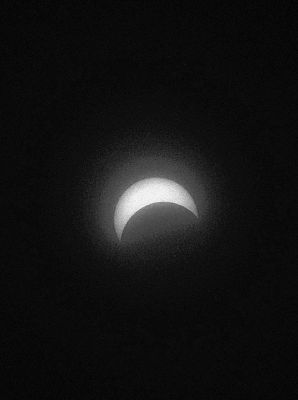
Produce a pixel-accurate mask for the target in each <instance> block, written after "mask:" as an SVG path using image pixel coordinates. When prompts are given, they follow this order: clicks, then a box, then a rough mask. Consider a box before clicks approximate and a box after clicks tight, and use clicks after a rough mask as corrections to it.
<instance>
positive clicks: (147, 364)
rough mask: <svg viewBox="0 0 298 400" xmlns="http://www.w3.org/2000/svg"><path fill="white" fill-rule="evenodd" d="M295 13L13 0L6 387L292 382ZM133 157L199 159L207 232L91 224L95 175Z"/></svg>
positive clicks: (8, 13) (287, 9)
mask: <svg viewBox="0 0 298 400" xmlns="http://www.w3.org/2000/svg"><path fill="white" fill-rule="evenodd" d="M292 14H293V12H292V9H291V5H290V4H289V5H279V6H278V7H277V6H273V5H270V6H268V8H261V7H260V6H259V5H257V4H255V5H254V4H252V3H249V5H248V6H245V5H242V6H241V8H237V9H232V8H230V7H228V6H227V5H226V4H224V3H223V4H222V5H219V6H217V7H212V6H210V5H208V6H206V5H202V6H198V7H196V8H195V7H185V6H184V5H182V3H181V2H161V4H157V3H155V2H147V1H119V2H116V1H115V2H106V4H100V5H99V3H98V4H95V3H92V2H70V1H54V2H42V3H38V4H37V3H36V4H35V5H29V4H25V3H22V2H20V3H13V2H10V3H9V5H8V7H7V9H6V10H5V13H4V17H3V20H4V22H3V27H4V34H3V36H2V44H4V50H3V61H4V72H3V73H2V81H3V83H4V85H3V87H4V90H3V94H4V100H5V106H4V108H3V109H2V111H3V126H4V129H3V131H4V133H5V135H4V139H5V140H4V147H3V148H4V155H3V160H4V162H5V167H4V185H3V186H4V201H5V204H7V205H8V213H6V217H8V224H7V225H6V224H5V230H4V236H5V238H4V239H7V240H5V249H4V250H5V251H4V254H5V258H4V262H3V266H2V268H1V298H2V300H1V304H2V306H4V313H3V325H2V329H1V337H2V339H1V353H2V356H1V358H2V360H3V362H2V371H1V376H2V377H4V383H5V385H4V386H5V387H4V389H3V390H4V391H5V395H3V396H2V397H3V398H5V399H10V398H11V399H13V398H25V397H28V398H33V397H36V396H37V397H38V398H45V399H54V398H55V399H57V398H61V399H62V398H63V399H76V398H80V399H81V398H84V399H95V398H96V399H98V398H101V399H114V398H118V399H119V398H121V399H122V398H123V399H126V398H129V399H132V398H136V399H139V398H154V399H158V398H163V399H165V398H169V399H173V398H185V399H188V398H189V399H191V398H195V397H198V398H206V399H207V398H208V399H209V398H210V399H222V398H225V399H229V398H235V399H239V398H243V396H247V395H248V396H249V397H250V398H256V399H257V398H263V397H266V396H268V397H269V398H273V397H274V396H278V397H279V398H292V397H291V396H292V395H294V391H293V390H294V382H295V376H294V370H295V364H294V363H296V360H295V352H294V350H293V349H294V336H295V335H294V327H293V326H294V318H295V315H294V300H295V297H296V289H295V279H294V277H295V274H296V273H294V271H293V269H292V268H293V265H294V257H293V254H292V251H291V244H293V231H294V228H293V222H292V218H293V214H292V212H291V209H292V201H293V197H291V194H290V188H291V186H292V187H293V186H294V180H293V179H292V172H291V170H292V167H293V165H294V161H293V160H294V157H293V145H294V142H295V131H294V125H293V114H294V106H295V101H294V90H293V81H294V64H293V60H292V57H293V54H294V40H293V34H292V33H291V27H293V25H294V21H293V18H292ZM130 156H131V157H132V159H133V160H134V159H135V158H142V157H147V156H148V157H155V156H159V157H161V158H167V157H169V158H170V159H171V160H173V159H174V160H179V162H181V161H182V162H183V160H184V161H185V163H186V164H187V168H188V169H190V170H191V169H193V171H194V172H195V173H196V172H197V171H198V168H201V169H202V170H203V171H204V173H205V174H206V176H207V181H208V185H209V186H208V187H209V189H210V190H211V191H212V196H211V197H212V202H211V205H210V208H211V210H212V207H215V205H217V203H218V204H220V207H219V208H218V209H217V213H215V214H214V215H213V217H212V218H213V219H212V218H211V220H212V221H211V222H212V224H211V222H210V225H209V228H210V229H209V230H208V229H206V230H205V231H204V230H203V232H201V231H200V232H197V231H195V232H190V233H188V234H187V235H188V236H186V234H184V233H183V234H180V237H179V234H177V236H176V237H173V238H167V239H166V238H165V239H164V242H161V243H158V242H150V244H149V243H145V244H143V245H141V246H140V245H138V246H137V247H136V248H134V249H133V248H131V249H130V250H129V251H127V252H126V253H125V252H124V253H123V252H121V251H120V252H119V251H118V250H117V251H116V250H115V249H114V247H113V246H111V245H110V243H109V240H108V239H107V238H106V237H105V236H104V235H103V232H101V233H100V234H101V235H102V237H99V238H98V239H96V240H94V227H90V226H89V225H90V224H91V222H90V221H91V220H92V217H93V214H94V213H95V210H94V209H92V207H93V206H92V204H94V196H96V195H97V194H96V190H99V191H101V190H104V189H105V188H106V184H107V182H108V181H109V179H110V177H111V176H112V175H113V173H114V170H115V168H117V163H123V162H124V160H126V161H127V160H129V159H130ZM119 165H120V164H119ZM121 165H122V164H121ZM151 167H152V165H151V166H150V168H151ZM119 185H120V183H119ZM115 190H116V189H115ZM159 212H160V210H157V209H156V210H155V211H154V210H151V211H150V212H149V211H147V214H146V213H145V214H144V215H141V216H139V217H138V218H139V219H136V220H135V226H134V225H133V224H130V227H129V229H130V231H129V230H128V231H127V235H128V238H129V235H131V238H133V237H134V236H138V235H139V233H141V231H142V225H144V224H146V226H147V223H148V224H149V220H150V224H152V225H153V229H154V230H156V229H157V228H158V221H159V219H160V216H159V214H158V213H159ZM167 212H168V215H169V218H173V216H174V217H175V216H176V217H177V221H178V220H179V218H180V219H181V220H184V221H186V219H187V218H188V217H189V216H186V215H184V214H183V211H181V210H180V211H179V210H177V209H175V208H174V209H169V210H168V211H167ZM150 213H151V214H150ZM88 218H89V219H88ZM142 218H143V219H142ZM146 221H147V222H146ZM154 221H155V222H154ZM88 224H89V225H88ZM211 226H212V229H211ZM89 228H90V229H89ZM91 231H92V232H93V236H92V235H91V234H90V232H91ZM211 231H212V232H211ZM186 238H187V240H186ZM198 238H199V240H198ZM294 293H295V294H294ZM288 393H289V396H287V394H288ZM290 394H291V395H290Z"/></svg>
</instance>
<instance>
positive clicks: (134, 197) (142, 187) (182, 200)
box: [114, 178, 198, 240]
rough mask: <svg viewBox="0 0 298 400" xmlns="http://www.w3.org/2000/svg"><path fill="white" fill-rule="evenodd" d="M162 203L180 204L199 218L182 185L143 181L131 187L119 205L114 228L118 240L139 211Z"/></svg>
mask: <svg viewBox="0 0 298 400" xmlns="http://www.w3.org/2000/svg"><path fill="white" fill-rule="evenodd" d="M160 202H166V203H175V204H178V205H180V206H182V207H185V208H186V209H188V210H189V211H191V212H192V213H193V214H194V215H195V216H196V217H198V210H197V207H196V204H195V202H194V200H193V198H192V197H191V195H190V194H189V193H188V191H187V190H185V189H184V188H183V187H182V186H181V185H179V184H178V183H176V182H174V181H172V180H169V179H165V178H147V179H142V180H140V181H138V182H136V183H134V184H133V185H131V186H130V187H129V188H128V189H127V190H126V191H125V192H124V193H123V194H122V196H121V197H120V199H119V201H118V203H117V206H116V209H115V214H114V227H115V231H116V234H117V236H118V239H119V240H121V237H122V233H123V231H124V228H125V226H126V224H127V223H128V221H129V220H130V218H131V217H132V216H133V215H134V214H135V213H136V212H137V211H139V210H140V209H141V208H144V207H146V206H148V205H149V204H153V203H160Z"/></svg>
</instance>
